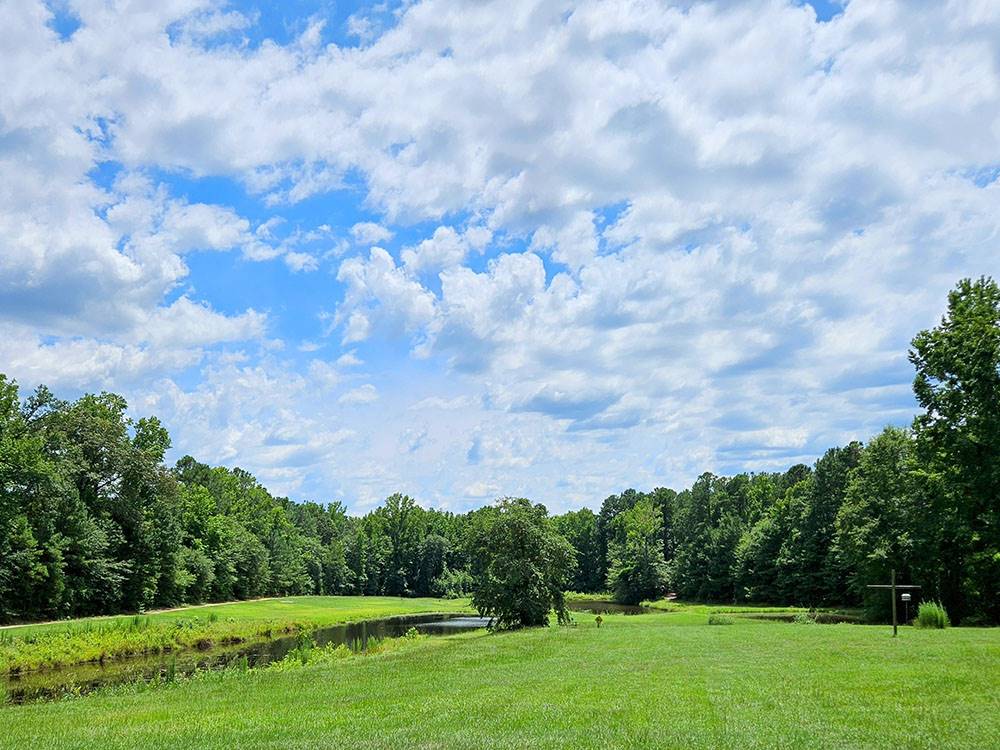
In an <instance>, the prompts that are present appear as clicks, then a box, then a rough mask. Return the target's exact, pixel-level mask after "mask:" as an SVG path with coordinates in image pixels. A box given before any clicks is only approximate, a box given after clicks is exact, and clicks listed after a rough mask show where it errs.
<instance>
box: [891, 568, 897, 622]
mask: <svg viewBox="0 0 1000 750" xmlns="http://www.w3.org/2000/svg"><path fill="white" fill-rule="evenodd" d="M897 628H898V624H897V622H896V569H895V568H893V569H892V637H893V638H895V637H896V630H897Z"/></svg>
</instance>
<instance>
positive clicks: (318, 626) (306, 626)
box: [0, 597, 478, 680]
mask: <svg viewBox="0 0 1000 750" xmlns="http://www.w3.org/2000/svg"><path fill="white" fill-rule="evenodd" d="M272 598H273V597H272ZM160 611H170V610H160ZM431 616H433V617H443V618H454V617H478V615H477V614H476V613H475V612H474V611H473V612H468V611H464V612H458V611H454V610H452V611H447V612H436V611H435V612H408V613H405V614H398V615H386V616H384V617H368V618H364V619H360V620H344V621H342V622H325V623H308V622H307V623H300V622H294V621H280V620H279V621H274V622H271V621H265V622H261V623H257V624H258V625H259V626H260V627H262V628H265V629H264V630H261V631H259V632H257V633H256V634H255V635H252V636H247V637H243V636H239V635H219V636H215V637H214V638H211V637H209V638H205V639H201V640H199V641H196V642H195V643H192V644H173V645H171V644H167V645H164V646H162V647H161V648H160V649H159V650H155V649H148V650H145V651H133V652H128V653H120V654H109V655H108V656H106V657H102V658H96V659H85V660H81V661H71V662H65V663H58V664H42V665H40V666H37V667H11V668H10V669H8V670H5V671H3V672H2V673H0V680H3V679H7V678H16V677H23V676H28V675H36V674H39V673H42V672H58V671H61V670H65V669H73V668H74V667H81V666H95V665H114V664H117V663H122V662H128V661H134V660H139V659H143V658H151V657H154V656H163V655H174V656H176V655H180V654H197V653H205V652H207V651H212V650H214V649H219V648H224V647H227V646H228V647H235V646H255V645H262V644H265V643H269V642H273V641H276V640H280V639H282V638H292V637H295V636H296V635H298V634H299V633H310V632H314V631H316V630H323V629H326V628H339V627H349V626H358V625H361V624H363V623H374V622H382V621H388V620H399V619H403V618H413V617H431ZM56 622H58V621H56ZM164 627H165V626H164ZM165 629H169V628H166V627H165ZM267 633H270V635H267ZM204 641H208V643H209V645H208V646H207V647H202V646H199V645H198V644H199V643H203V642H204Z"/></svg>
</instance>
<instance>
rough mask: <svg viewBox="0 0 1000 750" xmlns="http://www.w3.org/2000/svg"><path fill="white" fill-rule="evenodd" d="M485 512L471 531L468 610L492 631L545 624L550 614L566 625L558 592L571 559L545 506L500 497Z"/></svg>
mask: <svg viewBox="0 0 1000 750" xmlns="http://www.w3.org/2000/svg"><path fill="white" fill-rule="evenodd" d="M488 511H489V512H484V513H480V514H479V515H478V516H477V518H476V526H475V528H474V529H473V530H472V547H473V549H474V551H475V555H474V557H473V561H472V562H473V566H472V574H473V576H474V578H475V587H476V588H475V591H474V593H473V595H472V605H473V606H474V607H475V608H476V609H477V610H478V611H479V613H480V614H481V615H483V616H484V617H492V618H493V625H492V627H493V628H494V629H497V630H506V629H513V628H521V627H528V626H533V625H548V622H549V612H550V611H552V610H555V612H556V617H557V618H558V620H559V623H560V624H562V623H564V622H568V620H569V613H568V611H567V610H566V602H565V597H564V595H563V592H564V591H565V590H566V587H567V586H568V585H569V583H570V581H571V580H572V576H573V569H574V567H575V565H576V560H575V558H576V555H575V552H574V550H573V547H572V546H571V545H570V543H569V542H567V541H566V539H565V537H563V536H562V535H561V534H559V533H558V532H557V531H556V530H555V528H554V526H553V524H552V523H551V519H549V517H548V513H547V512H546V510H545V506H544V505H532V504H531V502H530V501H528V500H525V499H524V498H504V499H503V500H500V501H499V502H498V504H497V505H496V507H493V508H489V509H488Z"/></svg>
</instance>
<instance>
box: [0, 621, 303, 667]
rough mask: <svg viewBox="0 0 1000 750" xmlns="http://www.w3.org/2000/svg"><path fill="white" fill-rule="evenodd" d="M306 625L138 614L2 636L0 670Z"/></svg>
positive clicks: (236, 639) (164, 649)
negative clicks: (162, 620) (161, 619)
mask: <svg viewBox="0 0 1000 750" xmlns="http://www.w3.org/2000/svg"><path fill="white" fill-rule="evenodd" d="M306 627H307V625H306V624H304V623H299V622H238V621H236V620H233V619H226V620H222V619H219V618H218V617H217V616H214V617H213V616H211V615H210V616H208V617H192V618H187V619H179V620H172V621H169V622H165V623H152V622H151V621H150V619H149V618H148V617H139V616H137V617H134V618H131V619H129V620H123V621H121V620H120V621H114V622H110V623H98V624H93V625H91V624H87V625H85V626H81V627H73V628H67V629H66V630H65V631H61V632H60V631H47V632H45V633H40V634H34V633H32V634H29V635H28V636H26V637H24V638H7V639H5V640H4V641H0V671H2V672H9V673H17V672H22V671H27V670H32V669H39V668H43V667H59V666H68V665H73V664H84V663H87V662H100V661H105V660H112V659H120V658H125V657H129V656H135V655H140V654H161V653H169V652H171V651H174V650H179V649H207V648H210V647H212V646H226V645H233V644H237V643H245V642H247V641H250V640H260V639H266V638H271V637H273V636H275V635H283V634H289V633H294V632H298V631H301V630H303V629H305V628H306Z"/></svg>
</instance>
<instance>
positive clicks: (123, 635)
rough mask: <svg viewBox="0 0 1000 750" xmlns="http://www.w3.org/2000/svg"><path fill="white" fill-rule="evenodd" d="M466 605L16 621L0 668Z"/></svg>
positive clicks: (316, 602) (269, 607)
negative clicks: (19, 622)
mask: <svg viewBox="0 0 1000 750" xmlns="http://www.w3.org/2000/svg"><path fill="white" fill-rule="evenodd" d="M467 609H469V606H468V601H467V600H450V599H424V598H418V599H404V598H399V597H387V596H371V597H360V596H302V597H289V598H285V599H261V600H255V601H247V602H233V603H228V604H214V605H204V606H200V607H185V608H183V609H178V610H170V611H164V612H155V613H150V614H147V615H136V616H126V615H123V616H116V617H94V618H87V619H81V620H67V621H65V622H54V623H43V624H38V625H20V626H17V627H13V628H5V629H3V630H0V672H9V671H18V670H28V669H36V668H39V667H51V666H66V665H70V664H81V663H85V662H91V661H100V660H102V659H116V658H120V657H124V656H129V655H132V654H142V653H161V652H164V651H171V650H175V649H183V648H204V647H206V646H209V645H224V644H231V643H241V642H244V641H250V640H254V639H263V638H269V637H272V636H274V635H277V634H282V633H290V632H295V631H298V630H303V629H310V628H316V627H323V626H325V625H335V624H338V623H343V622H357V621H359V620H370V619H375V618H379V617H389V616H393V615H405V614H419V613H425V612H461V611H465V610H467Z"/></svg>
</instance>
